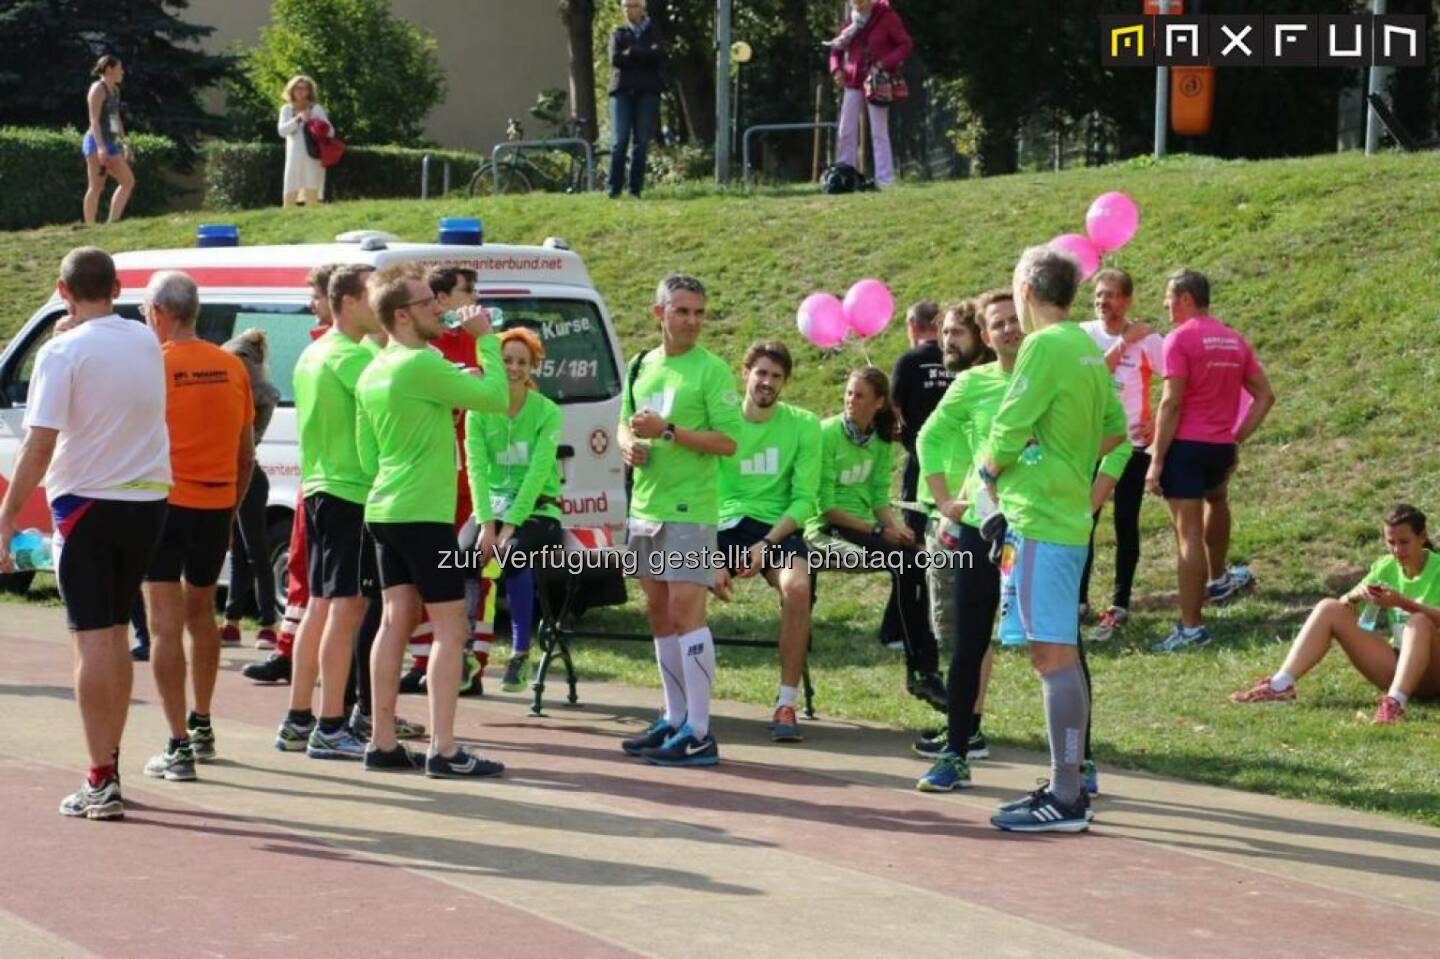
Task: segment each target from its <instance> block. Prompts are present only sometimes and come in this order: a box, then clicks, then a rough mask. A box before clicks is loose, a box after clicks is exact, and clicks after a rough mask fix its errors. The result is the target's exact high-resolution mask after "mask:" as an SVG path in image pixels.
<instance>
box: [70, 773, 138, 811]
mask: <svg viewBox="0 0 1440 959" xmlns="http://www.w3.org/2000/svg"><path fill="white" fill-rule="evenodd" d="M60 815H62V816H76V817H84V818H85V819H124V818H125V803H124V801H123V800H122V799H121V798H120V779H119V777H118V776H112V777H110V778H109V779H107V780H105V781H104V782H103V783H101V784H100V785H98V786H92V785H90V782H89V780H86V781H85V782H83V783H81V784H80V788H79V789H77V790H76V791H75V792H73V793H71V794H70V795H68V796H66V797H65V798H64V799H62V800H60Z"/></svg>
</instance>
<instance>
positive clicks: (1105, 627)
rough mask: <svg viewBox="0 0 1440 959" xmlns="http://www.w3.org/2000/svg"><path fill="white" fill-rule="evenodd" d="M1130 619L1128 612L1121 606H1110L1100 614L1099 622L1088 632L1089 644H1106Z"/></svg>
mask: <svg viewBox="0 0 1440 959" xmlns="http://www.w3.org/2000/svg"><path fill="white" fill-rule="evenodd" d="M1129 619H1130V611H1129V610H1128V609H1126V608H1125V607H1123V606H1111V607H1110V608H1109V609H1107V610H1105V612H1103V613H1101V614H1100V622H1099V624H1098V625H1096V627H1095V628H1094V629H1093V630H1091V632H1090V642H1092V643H1108V642H1109V641H1110V640H1111V638H1112V637H1113V636H1114V635H1115V632H1116V630H1118V629H1119V628H1120V627H1121V626H1124V625H1125V624H1126V623H1127V622H1128V621H1129Z"/></svg>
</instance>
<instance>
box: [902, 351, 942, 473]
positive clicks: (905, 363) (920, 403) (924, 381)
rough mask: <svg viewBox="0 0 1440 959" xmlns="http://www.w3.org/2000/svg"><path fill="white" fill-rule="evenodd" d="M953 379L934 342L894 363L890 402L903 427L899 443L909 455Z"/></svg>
mask: <svg viewBox="0 0 1440 959" xmlns="http://www.w3.org/2000/svg"><path fill="white" fill-rule="evenodd" d="M953 379H955V374H954V373H951V372H950V371H949V370H947V369H945V355H944V354H943V353H942V352H941V351H940V344H939V343H938V342H936V341H935V340H927V341H926V342H924V343H921V344H920V345H919V346H917V347H915V348H914V349H911V350H907V351H905V352H904V353H902V354H901V356H900V358H899V359H898V360H896V361H895V372H894V373H893V374H892V375H891V377H890V398H891V400H892V401H893V402H894V403H895V407H896V409H898V410H899V411H900V417H901V419H902V421H903V423H904V425H903V427H902V429H901V430H900V442H901V443H903V444H904V446H905V449H906V451H907V452H909V453H911V454H912V455H913V454H914V452H915V437H916V436H918V435H920V427H922V426H924V425H925V421H926V420H927V419H929V418H930V414H931V412H933V411H934V409H935V407H936V405H937V404H938V403H939V402H940V397H942V396H944V395H945V390H946V388H947V387H949V386H950V381H951V380H953Z"/></svg>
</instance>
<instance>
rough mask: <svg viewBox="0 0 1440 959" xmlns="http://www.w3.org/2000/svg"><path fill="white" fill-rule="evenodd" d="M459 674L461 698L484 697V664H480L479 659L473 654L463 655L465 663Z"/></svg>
mask: <svg viewBox="0 0 1440 959" xmlns="http://www.w3.org/2000/svg"><path fill="white" fill-rule="evenodd" d="M462 665H463V668H462V670H461V672H460V695H461V696H484V695H485V682H484V676H485V664H484V663H482V662H480V657H479V656H476V655H475V654H474V653H466V654H465V662H464V663H463V664H462Z"/></svg>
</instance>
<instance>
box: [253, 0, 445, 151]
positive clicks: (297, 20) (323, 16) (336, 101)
mask: <svg viewBox="0 0 1440 959" xmlns="http://www.w3.org/2000/svg"><path fill="white" fill-rule="evenodd" d="M270 15H271V23H270V26H268V27H266V28H265V29H264V30H262V31H261V34H260V42H259V43H258V44H257V45H256V46H254V47H252V48H250V49H249V50H246V51H245V52H244V53H243V55H242V57H241V61H240V70H239V72H238V75H237V76H236V78H235V80H234V81H233V82H232V83H231V84H230V85H229V88H228V91H227V92H228V95H229V96H228V102H229V109H230V112H231V116H232V118H233V120H234V124H235V128H234V133H235V135H237V136H240V137H244V138H253V139H264V138H273V137H274V136H275V117H276V115H277V113H278V111H279V109H280V106H281V105H282V95H281V94H282V90H283V89H284V87H285V84H286V82H287V81H288V80H289V79H290V78H291V77H293V76H295V75H296V74H301V73H303V74H305V75H307V76H310V77H312V78H314V80H315V83H316V85H317V86H318V87H319V96H318V99H319V102H320V104H321V105H322V106H323V107H324V108H325V111H326V112H327V113H328V114H329V115H330V117H331V119H332V121H333V122H334V124H335V128H336V130H337V132H338V133H339V134H340V135H341V136H342V137H344V138H345V139H346V140H348V141H350V142H353V143H395V144H401V145H408V144H414V143H417V142H419V141H420V140H421V131H422V129H423V126H424V122H425V116H426V115H427V114H428V113H429V112H430V111H431V110H432V109H433V108H434V107H435V105H436V104H438V103H439V102H440V101H441V100H443V99H444V98H445V90H446V80H445V74H444V71H443V70H442V69H441V67H440V59H439V56H438V54H437V52H436V43H435V38H434V37H433V36H431V35H430V34H429V33H428V32H427V31H425V30H423V29H421V28H420V27H418V26H416V25H414V24H413V23H410V22H409V21H407V20H403V19H401V18H399V17H397V16H395V14H394V13H392V12H391V10H390V3H389V0H275V2H274V3H273V5H272V6H271V14H270Z"/></svg>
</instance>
